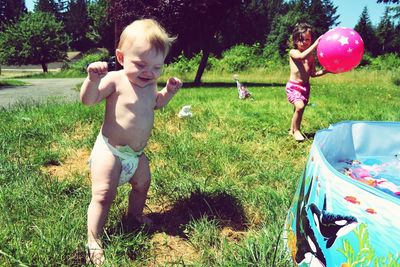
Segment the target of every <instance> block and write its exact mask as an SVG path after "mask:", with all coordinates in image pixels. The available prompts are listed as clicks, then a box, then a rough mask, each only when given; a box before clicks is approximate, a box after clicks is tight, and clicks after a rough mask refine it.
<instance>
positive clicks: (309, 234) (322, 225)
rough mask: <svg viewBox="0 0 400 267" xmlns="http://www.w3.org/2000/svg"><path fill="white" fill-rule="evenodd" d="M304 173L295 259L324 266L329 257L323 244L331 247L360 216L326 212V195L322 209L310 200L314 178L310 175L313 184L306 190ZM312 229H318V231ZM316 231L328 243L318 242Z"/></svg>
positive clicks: (299, 202)
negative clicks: (323, 249)
mask: <svg viewBox="0 0 400 267" xmlns="http://www.w3.org/2000/svg"><path fill="white" fill-rule="evenodd" d="M305 173H306V172H304V173H303V177H302V182H301V187H300V192H299V198H298V202H297V209H296V238H297V242H296V246H297V252H296V257H295V260H296V263H297V264H298V265H301V264H303V263H306V264H308V265H309V266H313V267H325V266H326V258H325V256H324V253H323V251H322V248H323V247H324V246H325V248H330V247H331V246H332V245H333V244H334V242H335V240H336V238H337V237H340V236H343V235H345V234H347V233H348V232H350V231H351V230H352V229H354V227H355V226H356V225H357V219H356V218H355V217H353V216H347V215H339V214H332V213H329V212H327V211H326V196H325V198H324V205H323V209H322V210H320V209H319V208H318V207H317V205H315V204H314V203H311V204H308V202H309V198H310V193H311V190H312V188H313V182H314V179H311V181H310V186H309V187H308V189H307V192H306V193H305V186H306V185H305V182H306V174H305ZM308 215H309V216H308ZM313 229H316V231H314V230H313ZM316 235H318V237H320V238H319V239H320V240H321V239H322V240H324V241H326V243H323V244H319V243H318V241H317V237H316ZM321 237H322V238H321Z"/></svg>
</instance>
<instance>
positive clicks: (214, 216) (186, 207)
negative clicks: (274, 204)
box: [109, 191, 248, 239]
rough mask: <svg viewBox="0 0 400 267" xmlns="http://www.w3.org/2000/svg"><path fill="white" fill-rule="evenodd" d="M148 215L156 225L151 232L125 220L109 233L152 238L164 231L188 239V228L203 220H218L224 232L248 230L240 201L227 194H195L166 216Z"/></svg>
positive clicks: (173, 207)
mask: <svg viewBox="0 0 400 267" xmlns="http://www.w3.org/2000/svg"><path fill="white" fill-rule="evenodd" d="M147 216H148V217H149V218H150V219H152V220H153V224H152V226H151V227H148V228H147V229H145V228H141V227H140V226H139V225H137V224H135V223H131V222H127V221H126V219H125V218H123V219H122V223H119V224H117V225H115V227H113V228H112V229H110V233H109V234H111V235H113V234H118V233H132V232H135V231H138V230H144V232H145V233H146V234H147V235H149V236H151V235H153V234H155V233H160V232H164V233H166V234H168V235H172V236H179V237H181V238H184V239H187V235H186V233H185V232H184V230H185V228H186V227H185V225H187V224H189V223H190V222H191V221H193V220H199V219H201V218H208V219H210V220H215V221H217V223H218V226H219V228H221V229H222V228H225V227H229V228H231V229H233V230H234V231H244V230H246V229H247V228H248V227H247V221H246V218H245V215H244V210H243V208H242V207H241V206H240V205H239V203H238V200H237V199H236V198H234V197H232V196H231V195H229V194H227V193H224V192H220V193H213V194H208V193H203V192H199V191H195V192H193V193H192V194H191V195H190V196H189V197H187V198H184V199H181V200H179V201H177V202H176V203H175V204H174V205H173V206H172V207H171V208H170V209H169V210H167V211H165V212H162V213H150V214H148V215H147ZM124 221H125V222H124Z"/></svg>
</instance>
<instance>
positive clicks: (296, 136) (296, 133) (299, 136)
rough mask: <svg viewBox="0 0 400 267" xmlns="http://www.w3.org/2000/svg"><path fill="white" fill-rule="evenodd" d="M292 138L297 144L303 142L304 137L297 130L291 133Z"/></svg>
mask: <svg viewBox="0 0 400 267" xmlns="http://www.w3.org/2000/svg"><path fill="white" fill-rule="evenodd" d="M293 137H294V140H296V141H297V142H302V141H304V136H303V134H302V133H301V132H300V131H299V130H297V131H294V132H293Z"/></svg>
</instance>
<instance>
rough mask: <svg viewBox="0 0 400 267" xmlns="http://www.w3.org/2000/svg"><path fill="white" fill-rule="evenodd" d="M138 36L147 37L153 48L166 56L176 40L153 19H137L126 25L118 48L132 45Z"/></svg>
mask: <svg viewBox="0 0 400 267" xmlns="http://www.w3.org/2000/svg"><path fill="white" fill-rule="evenodd" d="M137 38H145V39H146V40H147V41H148V42H149V43H150V46H151V47H152V48H155V49H156V51H157V52H161V53H163V55H164V56H166V55H167V54H168V52H169V50H170V48H171V46H172V43H173V42H174V41H175V40H176V37H171V36H169V35H168V33H167V32H166V31H165V29H164V28H163V27H162V26H161V25H160V24H159V23H158V22H157V21H155V20H153V19H141V20H135V21H134V22H132V23H131V24H129V25H128V26H126V27H125V29H124V30H123V32H122V33H121V36H120V39H119V43H118V49H121V50H122V49H123V47H125V46H126V45H131V44H133V43H134V42H135V40H136V39H137Z"/></svg>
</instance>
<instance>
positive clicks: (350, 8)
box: [25, 0, 386, 28]
mask: <svg viewBox="0 0 400 267" xmlns="http://www.w3.org/2000/svg"><path fill="white" fill-rule="evenodd" d="M34 1H36V0H25V4H26V7H27V8H28V10H32V9H33V6H34ZM332 2H333V4H334V5H335V6H337V7H338V8H337V12H336V13H337V14H339V15H340V17H339V19H338V21H340V24H339V25H338V26H343V27H350V28H354V26H355V25H356V24H357V22H358V19H359V18H360V15H361V12H362V10H363V8H364V6H367V8H368V14H369V17H370V19H371V22H372V24H374V25H377V24H378V23H379V21H380V19H381V17H382V16H383V13H384V11H385V6H386V5H385V4H377V3H376V0H333V1H332Z"/></svg>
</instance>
